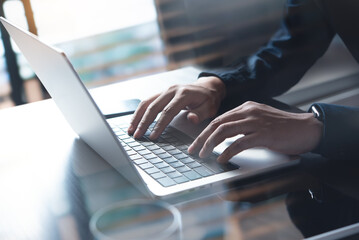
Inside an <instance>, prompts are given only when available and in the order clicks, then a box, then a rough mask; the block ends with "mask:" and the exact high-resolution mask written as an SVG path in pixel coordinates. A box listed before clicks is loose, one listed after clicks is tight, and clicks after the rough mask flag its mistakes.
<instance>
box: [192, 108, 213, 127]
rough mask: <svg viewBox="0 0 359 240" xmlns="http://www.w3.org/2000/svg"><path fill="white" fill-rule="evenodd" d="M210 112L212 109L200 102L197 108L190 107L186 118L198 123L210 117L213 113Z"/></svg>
mask: <svg viewBox="0 0 359 240" xmlns="http://www.w3.org/2000/svg"><path fill="white" fill-rule="evenodd" d="M211 113H212V111H210V110H209V109H208V107H206V105H205V104H202V105H200V106H199V107H197V108H194V109H190V110H189V112H188V114H187V119H188V120H189V121H191V122H192V123H194V124H199V123H201V122H203V121H204V120H205V119H207V118H210V117H212V115H213V114H211Z"/></svg>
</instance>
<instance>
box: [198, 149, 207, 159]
mask: <svg viewBox="0 0 359 240" xmlns="http://www.w3.org/2000/svg"><path fill="white" fill-rule="evenodd" d="M198 156H199V157H200V158H205V157H206V156H205V153H204V151H203V149H202V150H201V151H200V152H199V154H198Z"/></svg>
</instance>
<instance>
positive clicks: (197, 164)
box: [186, 161, 202, 168]
mask: <svg viewBox="0 0 359 240" xmlns="http://www.w3.org/2000/svg"><path fill="white" fill-rule="evenodd" d="M186 165H187V166H188V167H190V168H195V167H200V166H202V165H201V164H199V163H198V162H196V161H193V162H191V163H187V164H186Z"/></svg>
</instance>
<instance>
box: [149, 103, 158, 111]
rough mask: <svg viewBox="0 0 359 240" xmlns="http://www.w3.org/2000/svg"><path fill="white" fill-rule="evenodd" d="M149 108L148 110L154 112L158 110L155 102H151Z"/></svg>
mask: <svg viewBox="0 0 359 240" xmlns="http://www.w3.org/2000/svg"><path fill="white" fill-rule="evenodd" d="M147 110H148V112H150V113H153V112H154V111H156V110H157V106H156V105H155V104H153V103H151V104H150V105H149V106H148V108H147Z"/></svg>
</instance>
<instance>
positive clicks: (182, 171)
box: [176, 166, 191, 173]
mask: <svg viewBox="0 0 359 240" xmlns="http://www.w3.org/2000/svg"><path fill="white" fill-rule="evenodd" d="M176 169H177V171H179V172H180V173H184V172H188V171H190V170H191V169H190V168H189V167H187V166H183V167H179V168H176Z"/></svg>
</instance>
